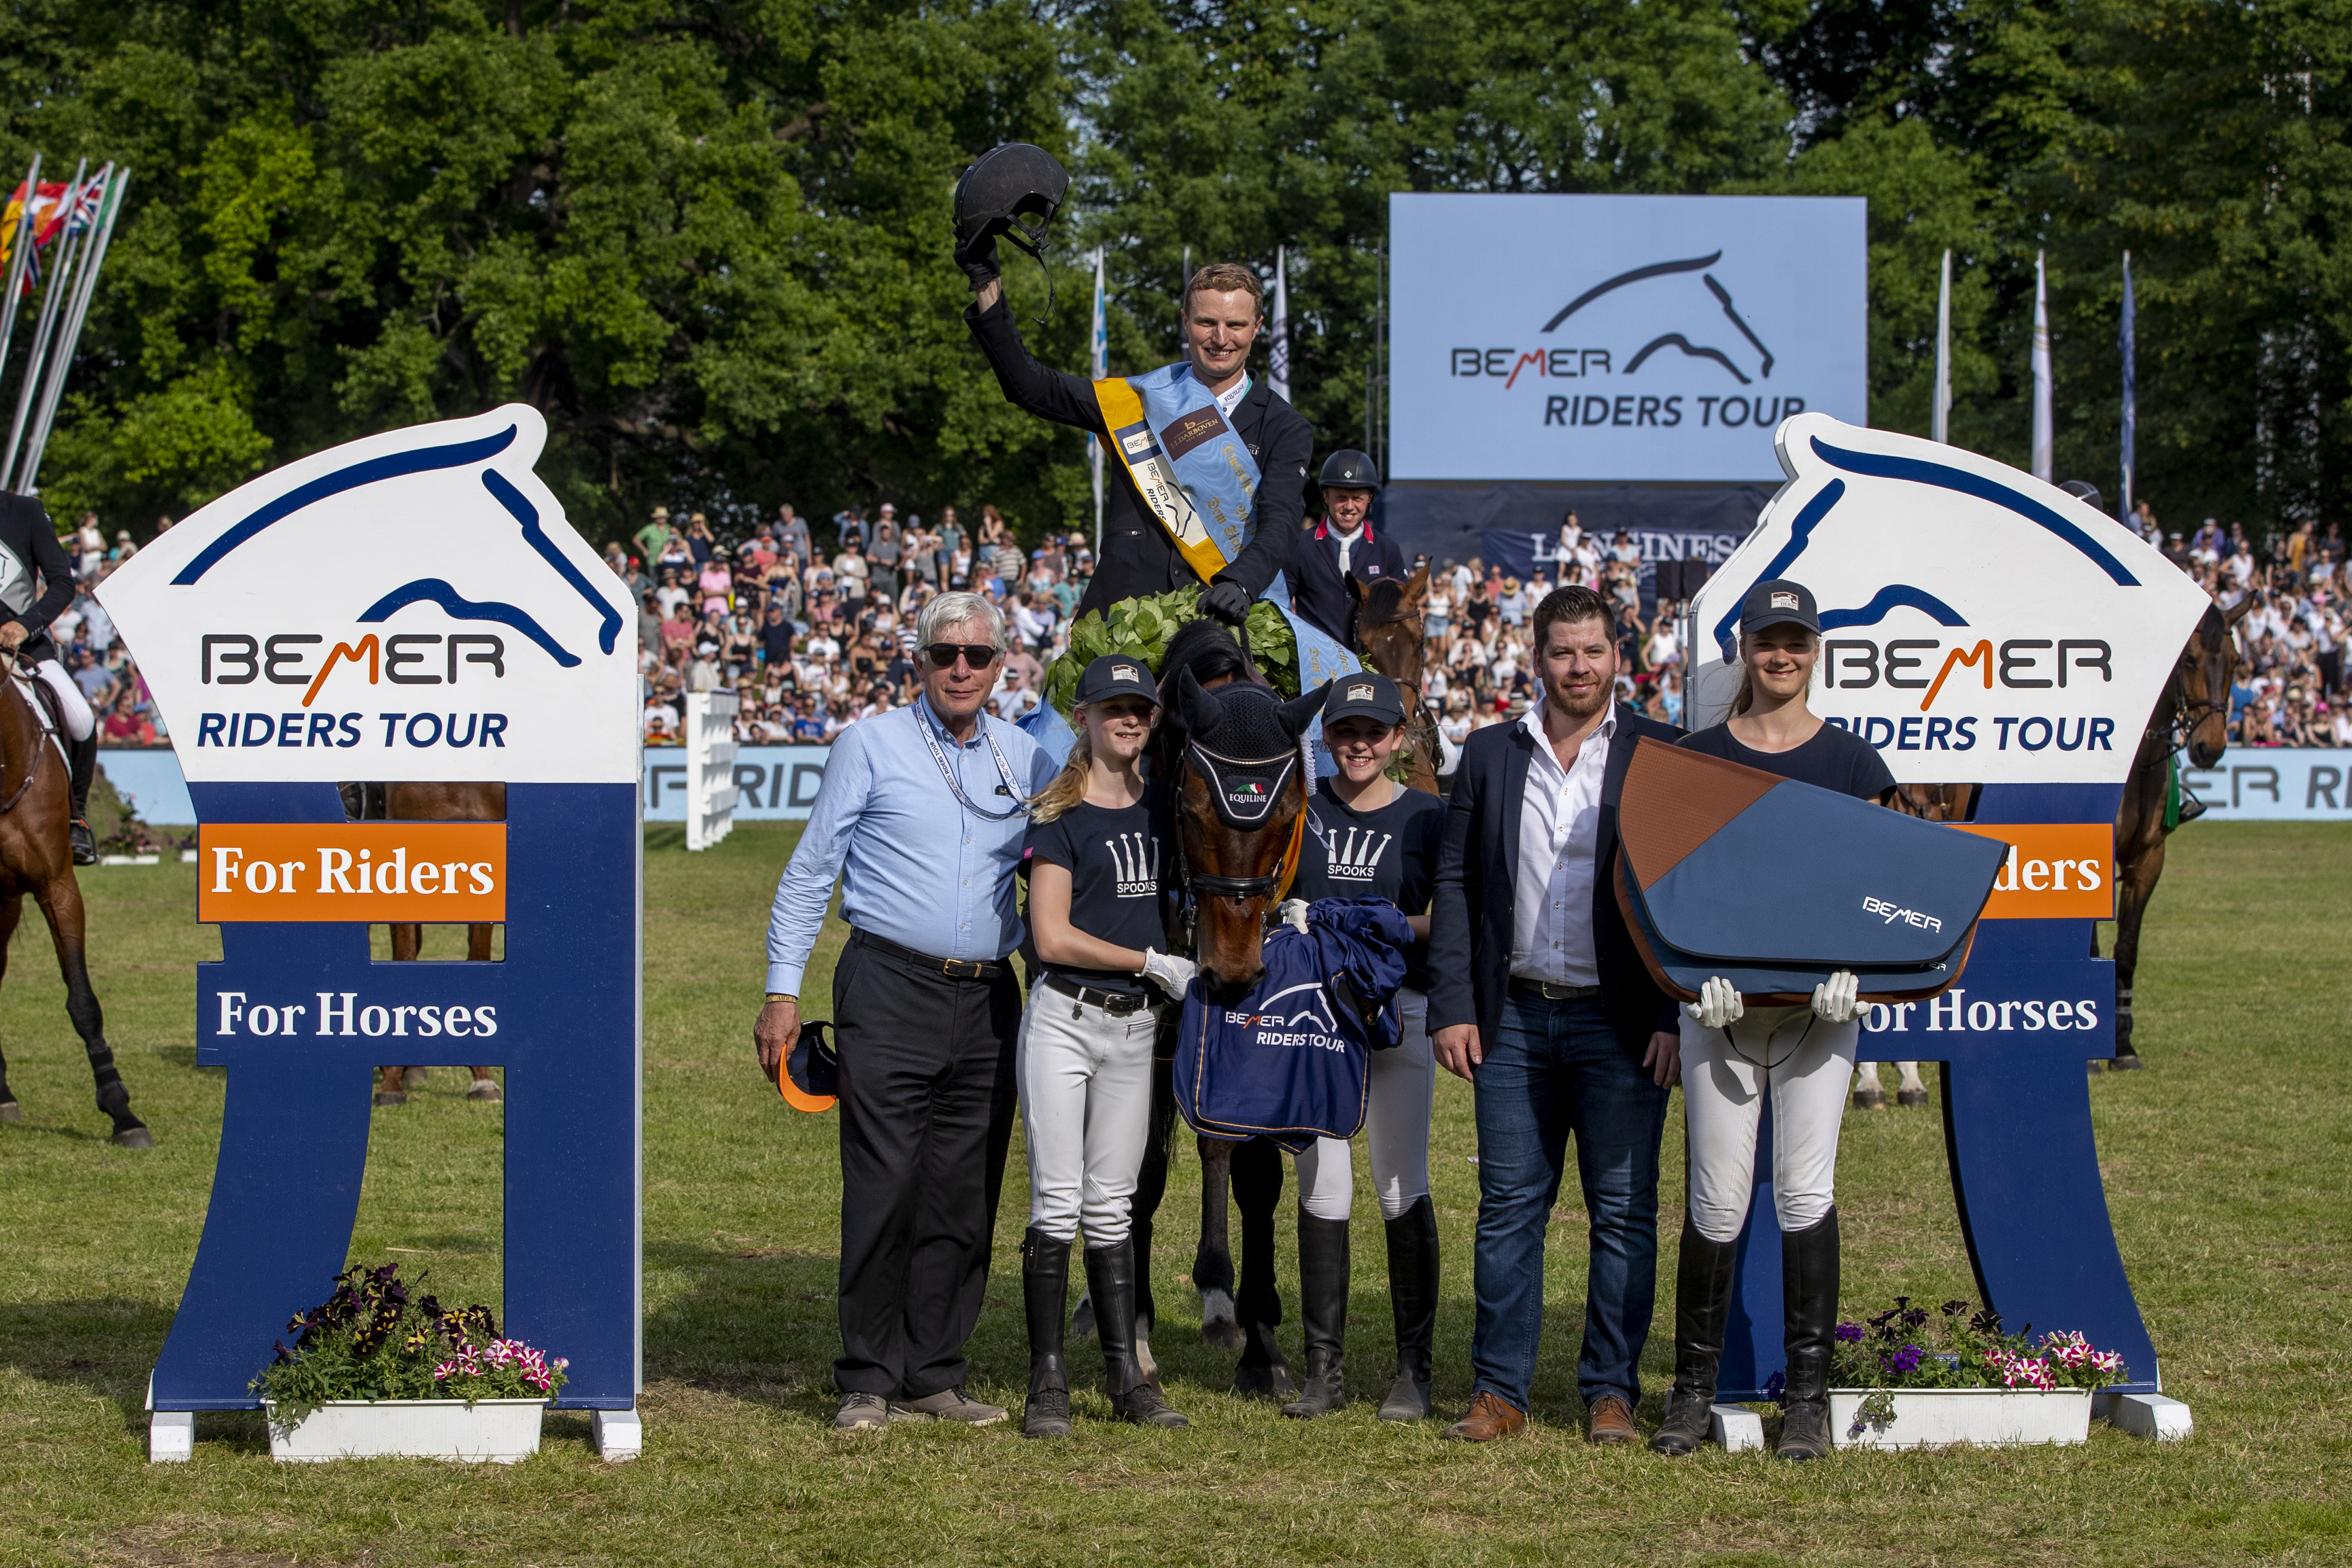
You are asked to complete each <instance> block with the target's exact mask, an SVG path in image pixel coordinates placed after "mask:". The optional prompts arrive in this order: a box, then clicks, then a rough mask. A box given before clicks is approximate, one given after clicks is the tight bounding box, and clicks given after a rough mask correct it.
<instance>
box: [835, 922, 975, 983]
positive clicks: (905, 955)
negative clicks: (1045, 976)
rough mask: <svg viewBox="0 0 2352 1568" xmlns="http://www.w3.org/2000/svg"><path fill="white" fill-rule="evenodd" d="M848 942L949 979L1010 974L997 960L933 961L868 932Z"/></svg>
mask: <svg viewBox="0 0 2352 1568" xmlns="http://www.w3.org/2000/svg"><path fill="white" fill-rule="evenodd" d="M849 940H850V941H852V942H864V943H865V944H866V946H868V947H870V948H873V949H874V950H875V951H876V952H879V953H881V954H883V955H884V956H885V957H887V958H895V959H897V960H898V961H899V962H900V963H911V964H913V965H914V966H915V967H916V968H918V969H928V970H929V971H931V972H932V973H935V974H944V975H946V976H947V977H948V978H949V979H950V980H994V979H997V978H999V977H1000V976H1002V975H1004V974H1008V973H1012V971H1011V969H1010V968H1009V967H1008V966H1007V965H1006V964H1005V963H1003V960H1001V959H980V958H934V957H932V956H931V955H930V954H929V953H928V952H916V951H915V950H914V949H913V948H911V947H904V946H901V945H900V944H899V943H898V942H892V941H891V940H890V939H889V938H888V937H883V936H876V935H875V934H874V933H873V932H872V931H853V932H851V933H850V938H849Z"/></svg>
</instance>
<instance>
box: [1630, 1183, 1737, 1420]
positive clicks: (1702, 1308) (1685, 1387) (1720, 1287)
mask: <svg viewBox="0 0 2352 1568" xmlns="http://www.w3.org/2000/svg"><path fill="white" fill-rule="evenodd" d="M1738 1257H1739V1242H1738V1238H1737V1237H1734V1238H1733V1239H1731V1240H1729V1241H1709V1240H1708V1239H1707V1238H1706V1237H1705V1236H1703V1235H1701V1234H1700V1233H1699V1228H1698V1226H1696V1225H1694V1224H1692V1223H1691V1219H1690V1216H1689V1215H1684V1216H1683V1240H1682V1261H1681V1263H1680V1264H1679V1265H1678V1266H1677V1267H1676V1268H1675V1386H1674V1390H1673V1392H1672V1393H1670V1394H1667V1395H1666V1418H1665V1421H1664V1423H1663V1424H1662V1425H1661V1426H1659V1427H1658V1435H1657V1436H1654V1437H1653V1438H1651V1439H1650V1448H1651V1451H1652V1452H1654V1453H1659V1454H1687V1453H1689V1452H1690V1451H1691V1450H1692V1449H1694V1448H1696V1447H1698V1446H1699V1445H1700V1444H1701V1443H1704V1442H1706V1438H1707V1433H1708V1431H1709V1429H1710V1428H1711V1426H1712V1421H1711V1419H1710V1415H1709V1412H1710V1411H1711V1409H1712V1408H1713V1406H1714V1405H1715V1375H1716V1369H1717V1366H1719V1365H1720V1364H1721V1363H1722V1361H1723V1334H1724V1330H1725V1328H1726V1326H1727V1324H1728V1323H1729V1321H1730V1319H1731V1277H1732V1265H1733V1264H1734V1263H1735V1262H1736V1261H1737V1260H1738Z"/></svg>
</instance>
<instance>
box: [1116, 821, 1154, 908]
mask: <svg viewBox="0 0 2352 1568" xmlns="http://www.w3.org/2000/svg"><path fill="white" fill-rule="evenodd" d="M1103 847H1104V848H1106V849H1108V850H1109V851H1110V858H1111V865H1112V868H1114V870H1115V871H1116V872H1117V878H1116V880H1117V881H1118V897H1120V898H1122V899H1148V898H1150V897H1151V896H1152V895H1153V894H1155V893H1157V892H1159V891H1160V838H1159V836H1158V835H1157V834H1151V833H1115V834H1113V835H1112V836H1111V837H1108V838H1106V839H1104V840H1103Z"/></svg>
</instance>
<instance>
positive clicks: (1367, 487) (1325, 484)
mask: <svg viewBox="0 0 2352 1568" xmlns="http://www.w3.org/2000/svg"><path fill="white" fill-rule="evenodd" d="M1316 482H1317V483H1318V485H1319V486H1320V487H1321V488H1322V490H1323V521H1320V522H1318V523H1317V524H1316V525H1315V531H1313V532H1312V533H1310V534H1308V535H1307V537H1306V538H1305V539H1304V540H1302V541H1300V542H1299V545H1298V552H1297V561H1296V563H1295V564H1294V565H1293V566H1292V568H1291V573H1290V576H1291V585H1290V607H1291V608H1292V609H1294V610H1296V611H1297V612H1298V613H1299V614H1300V615H1301V616H1305V617H1306V618H1307V620H1310V621H1312V622H1314V623H1315V624H1316V625H1317V626H1320V627H1322V628H1323V630H1324V631H1326V632H1328V633H1329V634H1330V636H1331V638H1332V640H1333V641H1335V642H1337V643H1339V645H1340V646H1341V647H1348V646H1349V637H1348V616H1349V612H1350V611H1351V610H1352V609H1353V608H1354V607H1355V599H1354V596H1353V595H1350V594H1349V591H1348V579H1349V578H1350V577H1353V578H1354V579H1355V580H1356V581H1357V583H1359V584H1361V585H1362V586H1363V587H1366V588H1369V587H1370V586H1371V585H1372V584H1375V583H1378V582H1380V581H1381V579H1382V578H1386V579H1388V580H1389V581H1391V582H1401V581H1402V580H1403V578H1404V574H1405V564H1404V552H1403V551H1402V550H1399V549H1398V548H1397V546H1396V541H1395V540H1393V539H1390V538H1388V537H1386V536H1385V535H1382V534H1380V533H1376V532H1375V531H1373V529H1372V524H1371V512H1372V498H1373V497H1375V496H1377V495H1379V494H1380V493H1381V471H1380V468H1378V467H1377V466H1376V465H1375V464H1374V463H1373V462H1372V460H1371V458H1368V457H1366V456H1365V455H1364V454H1363V453H1361V452H1354V451H1342V452H1334V453H1332V454H1331V455H1330V456H1329V457H1328V458H1325V459H1324V460H1323V472H1322V473H1321V474H1320V475H1318V477H1317V480H1316Z"/></svg>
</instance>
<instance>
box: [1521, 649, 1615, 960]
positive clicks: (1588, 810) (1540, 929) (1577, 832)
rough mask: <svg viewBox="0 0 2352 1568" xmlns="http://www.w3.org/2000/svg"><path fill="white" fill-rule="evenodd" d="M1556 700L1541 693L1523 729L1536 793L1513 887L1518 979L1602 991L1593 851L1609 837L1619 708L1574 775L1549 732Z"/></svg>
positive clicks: (1592, 739) (1527, 808)
mask: <svg viewBox="0 0 2352 1568" xmlns="http://www.w3.org/2000/svg"><path fill="white" fill-rule="evenodd" d="M1548 701H1549V700H1548V699H1547V698H1546V697H1545V696H1544V694H1543V693H1542V692H1541V691H1538V692H1537V694H1536V700H1535V701H1533V702H1532V703H1530V704H1528V710H1527V712H1526V713H1525V714H1524V715H1522V716H1521V717H1520V720H1519V722H1520V723H1521V724H1522V725H1523V726H1525V727H1526V729H1527V731H1528V733H1529V734H1531V735H1533V736H1534V737H1535V742H1536V744H1535V755H1534V756H1532V757H1530V758H1529V759H1528V793H1527V799H1526V801H1525V802H1524V803H1523V804H1522V805H1520V807H1519V872H1518V879H1517V881H1516V882H1515V883H1514V884H1513V885H1512V897H1511V973H1513V974H1515V975H1517V976H1519V977H1520V978H1522V979H1526V980H1549V981H1551V982H1553V983H1554V984H1560V985H1598V984H1601V961H1600V958H1599V956H1598V955H1597V954H1596V953H1595V952H1594V950H1593V945H1592V890H1593V879H1594V877H1595V876H1596V875H1597V868H1595V867H1594V865H1593V863H1592V860H1593V847H1594V845H1595V844H1596V843H1597V842H1598V839H1599V836H1600V832H1601V779H1602V776H1603V775H1604V774H1605V773H1607V772H1608V769H1609V743H1610V742H1611V741H1612V739H1613V738H1614V737H1615V735H1616V733H1617V707H1616V704H1615V703H1614V702H1612V703H1611V704H1610V708H1609V716H1608V717H1607V718H1605V719H1603V720H1601V725H1600V727H1599V728H1598V729H1596V730H1594V731H1592V733H1591V734H1590V735H1587V736H1586V737H1585V738H1584V744H1583V746H1582V747H1581V748H1580V749H1579V750H1578V752H1577V753H1576V763H1575V765H1573V766H1572V767H1569V768H1566V769H1563V768H1561V766H1560V765H1559V757H1558V755H1557V754H1555V753H1554V752H1553V751H1552V749H1551V739H1550V737H1549V736H1548V735H1546V734H1545V733H1544V710H1545V708H1546V706H1547V704H1548Z"/></svg>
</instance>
